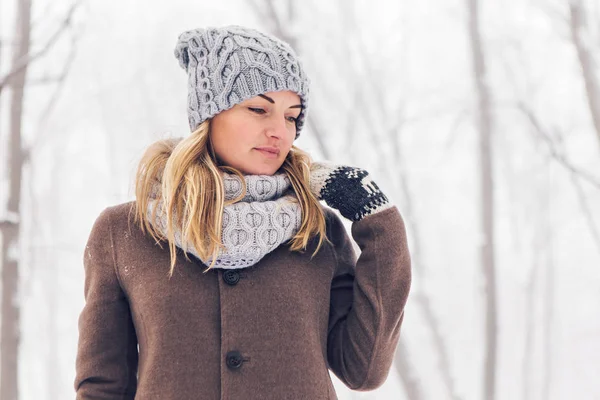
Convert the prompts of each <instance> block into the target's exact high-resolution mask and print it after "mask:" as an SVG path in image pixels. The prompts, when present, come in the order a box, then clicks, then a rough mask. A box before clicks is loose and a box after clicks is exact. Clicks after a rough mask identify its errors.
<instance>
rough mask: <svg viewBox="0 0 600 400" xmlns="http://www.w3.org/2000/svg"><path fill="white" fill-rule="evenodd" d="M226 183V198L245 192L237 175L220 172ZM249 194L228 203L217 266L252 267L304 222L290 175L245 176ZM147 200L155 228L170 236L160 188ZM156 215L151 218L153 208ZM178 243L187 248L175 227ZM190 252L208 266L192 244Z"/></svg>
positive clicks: (189, 245)
mask: <svg viewBox="0 0 600 400" xmlns="http://www.w3.org/2000/svg"><path fill="white" fill-rule="evenodd" d="M221 174H222V176H223V181H224V186H225V199H226V200H232V199H234V198H236V197H238V196H239V195H240V194H241V193H242V189H243V187H242V182H241V180H240V179H239V177H238V176H237V175H234V174H229V173H226V172H223V171H221ZM244 179H245V181H246V188H247V189H246V195H245V196H244V198H243V199H242V200H241V201H239V202H237V203H234V204H230V205H226V206H225V208H224V213H223V226H222V228H223V230H222V234H221V241H222V243H223V244H224V245H225V250H221V252H220V253H219V255H218V256H217V259H216V262H215V265H214V268H223V269H237V268H246V267H250V266H252V265H254V264H256V263H257V262H259V261H260V260H261V259H262V258H263V257H264V256H265V255H266V254H267V253H269V252H271V251H273V250H275V249H276V248H277V247H278V246H279V245H280V244H282V243H285V242H287V241H289V240H290V239H291V238H293V237H294V236H295V235H296V233H297V232H298V230H299V229H300V225H301V222H302V213H301V209H300V204H299V203H298V202H297V200H296V197H295V194H294V192H293V189H292V188H291V183H290V180H289V178H288V177H287V175H286V174H285V173H277V174H275V175H245V176H244ZM153 193H154V195H153V196H151V199H150V201H149V203H148V209H147V216H148V219H149V220H150V221H151V223H153V225H154V227H155V228H156V229H157V230H158V231H159V232H160V233H162V234H163V236H165V237H166V236H167V219H166V212H164V210H163V203H162V197H161V196H160V195H158V193H160V192H157V191H154V192H153ZM154 207H158V209H157V218H156V220H155V221H152V210H153V209H154ZM174 233H175V235H174V236H175V245H176V246H177V247H179V248H182V249H183V248H184V246H183V241H182V237H181V231H180V230H179V229H178V228H177V227H175V232H174ZM186 247H187V251H188V252H190V253H192V254H193V255H194V256H196V257H197V258H198V259H199V260H201V261H202V262H203V263H204V264H205V265H206V266H209V265H210V263H211V262H212V258H210V257H209V258H208V259H206V260H205V259H202V258H200V256H199V254H198V252H197V251H196V249H195V248H194V246H193V245H192V244H191V243H187V246H186Z"/></svg>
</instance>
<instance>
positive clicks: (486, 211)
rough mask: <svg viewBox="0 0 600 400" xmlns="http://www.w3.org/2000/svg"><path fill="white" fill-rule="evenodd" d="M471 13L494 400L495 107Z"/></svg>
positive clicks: (488, 381)
mask: <svg viewBox="0 0 600 400" xmlns="http://www.w3.org/2000/svg"><path fill="white" fill-rule="evenodd" d="M467 7H468V13H469V23H468V33H469V39H470V43H471V53H472V54H471V55H472V63H473V72H474V78H475V82H474V83H475V86H476V94H477V124H476V125H477V130H478V138H479V153H478V154H479V168H478V170H479V171H480V175H479V180H480V204H481V244H480V246H481V247H480V257H481V258H480V260H481V268H482V274H483V278H484V282H485V287H484V296H485V349H484V365H483V393H482V398H483V399H486V400H494V399H495V392H496V358H497V356H496V353H497V335H498V332H497V330H498V328H497V326H498V322H497V311H496V310H497V295H496V270H495V269H496V267H495V263H494V243H495V240H494V196H493V194H494V193H493V191H494V180H493V162H492V156H493V153H492V151H491V142H492V129H493V121H492V108H491V94H490V88H489V85H488V77H487V70H486V62H485V55H484V53H483V46H482V36H481V31H480V28H479V25H480V17H479V1H478V0H467Z"/></svg>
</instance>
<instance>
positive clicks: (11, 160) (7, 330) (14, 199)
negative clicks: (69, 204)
mask: <svg viewBox="0 0 600 400" xmlns="http://www.w3.org/2000/svg"><path fill="white" fill-rule="evenodd" d="M30 25H31V1H30V0H20V1H19V3H18V7H17V23H16V26H15V31H16V35H15V38H16V39H17V41H18V44H17V47H16V50H15V52H14V54H13V59H12V63H13V66H14V65H16V64H17V63H18V62H19V60H20V59H21V58H22V57H26V56H27V54H28V53H29V40H30V38H29V34H30ZM26 73H27V68H24V69H23V70H22V71H20V72H19V73H17V74H15V75H14V76H13V77H12V78H11V80H10V88H11V98H10V116H9V117H10V133H9V146H8V148H9V152H8V154H7V156H8V157H7V159H8V171H10V172H9V173H10V177H9V187H10V189H9V197H8V209H7V215H8V219H7V221H5V222H4V223H3V224H2V225H1V226H2V336H1V340H0V352H1V362H0V363H1V367H0V368H1V371H0V398H1V399H2V400H17V399H18V397H19V391H18V356H19V340H20V312H19V290H18V289H19V258H20V257H19V247H20V243H19V234H20V221H21V218H20V202H21V175H22V170H23V150H22V143H21V122H22V117H23V97H24V96H23V95H24V93H23V92H24V86H25V76H26Z"/></svg>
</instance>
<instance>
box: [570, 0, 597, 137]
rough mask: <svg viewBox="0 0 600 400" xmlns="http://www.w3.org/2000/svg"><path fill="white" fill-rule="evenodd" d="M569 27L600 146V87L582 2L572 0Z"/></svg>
mask: <svg viewBox="0 0 600 400" xmlns="http://www.w3.org/2000/svg"><path fill="white" fill-rule="evenodd" d="M569 12H570V18H569V26H570V28H571V39H572V40H573V44H574V45H575V50H576V51H577V58H578V59H579V65H580V66H581V73H582V75H583V82H584V84H585V93H586V96H587V101H588V107H589V109H590V114H591V117H592V123H593V125H594V130H595V131H596V136H597V137H598V144H600V85H599V84H598V77H597V76H596V68H595V65H594V58H593V56H592V54H591V52H590V49H589V47H588V46H589V45H591V43H592V41H591V38H590V40H586V39H585V38H582V35H584V34H585V33H584V31H585V19H584V18H585V12H584V10H583V5H582V4H581V1H580V0H571V1H570V2H569Z"/></svg>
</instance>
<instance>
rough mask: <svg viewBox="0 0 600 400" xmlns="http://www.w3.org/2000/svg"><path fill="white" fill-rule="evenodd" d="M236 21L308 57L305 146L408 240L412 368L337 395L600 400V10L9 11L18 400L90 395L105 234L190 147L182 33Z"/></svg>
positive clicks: (69, 5) (211, 5)
mask: <svg viewBox="0 0 600 400" xmlns="http://www.w3.org/2000/svg"><path fill="white" fill-rule="evenodd" d="M224 24H242V25H248V26H251V27H256V28H259V29H264V30H266V31H269V32H271V33H273V34H275V35H277V36H280V37H281V38H283V39H285V40H287V41H288V42H290V43H291V44H292V45H293V47H295V48H296V50H297V51H298V53H299V54H301V56H302V58H303V60H304V63H305V66H306V68H307V70H308V72H309V75H310V76H311V78H312V82H313V85H312V93H311V107H310V111H309V117H308V118H309V120H308V125H307V129H306V131H305V132H304V134H303V135H302V137H301V138H300V139H299V141H298V142H297V145H298V146H300V147H302V148H304V149H306V150H308V151H309V152H311V153H312V155H313V157H314V158H315V159H329V160H335V161H337V162H340V163H347V164H350V165H355V166H360V167H363V168H365V169H367V170H369V171H370V172H371V173H372V174H373V176H374V177H375V179H376V181H377V182H378V183H380V186H382V188H384V191H385V192H386V193H388V194H389V195H390V197H392V199H393V200H394V202H395V203H396V204H398V206H399V208H400V210H401V212H402V213H403V215H404V216H405V218H406V221H407V228H408V231H409V238H410V245H411V250H412V255H413V260H414V264H413V265H414V281H413V282H414V283H413V289H412V292H411V296H410V298H409V302H408V305H407V308H406V318H405V321H404V326H403V328H402V339H401V342H400V345H399V347H398V351H397V354H396V358H395V363H394V365H393V367H392V370H391V371H390V375H389V378H388V380H387V382H386V383H385V384H384V385H383V386H382V387H381V388H380V389H378V390H376V391H373V392H367V393H352V392H350V391H349V390H348V389H346V388H345V387H344V386H343V385H342V384H341V383H339V381H337V380H335V381H334V382H335V385H336V388H337V389H338V395H339V397H340V399H342V400H344V399H399V400H400V399H410V400H421V399H436V400H437V399H453V400H455V399H463V400H467V399H485V400H492V399H503V400H504V399H510V400H512V399H523V400H538V399H542V400H546V399H553V400H555V399H561V400H562V399H600V364H599V361H598V360H600V207H599V204H600V83H599V82H600V2H599V1H598V0H572V1H570V2H569V1H568V0H502V1H495V0H422V1H419V2H415V1H406V0H394V1H392V0H388V1H383V0H379V1H365V0H330V1H325V0H322V1H318V0H305V1H296V2H294V1H291V0H280V1H274V0H254V1H249V0H246V1H242V0H218V1H217V0H213V1H202V0H198V1H183V0H153V1H145V2H142V1H133V0H121V1H119V2H110V1H101V0H84V1H76V0H73V1H70V0H0V40H1V42H0V160H1V161H2V162H1V164H0V174H1V175H0V176H1V181H0V202H1V203H0V204H1V205H0V228H1V234H0V236H1V237H2V250H1V255H2V259H1V260H2V264H1V265H2V320H1V323H2V331H1V336H2V342H1V349H0V350H1V385H2V387H1V395H0V398H1V399H2V400H16V399H17V387H18V398H19V399H24V400H31V399H35V400H56V399H68V398H73V397H74V391H73V388H72V385H73V378H74V361H75V354H76V344H77V337H78V332H77V317H78V314H79V312H80V310H81V308H82V307H83V267H82V257H83V247H84V245H85V242H86V240H87V236H88V234H89V231H90V228H91V226H92V223H93V221H94V220H95V218H96V217H97V216H98V214H99V213H100V211H101V210H102V209H103V208H104V207H106V206H109V205H113V204H117V203H121V202H125V201H128V200H132V199H133V191H132V181H133V175H134V172H135V167H136V164H137V162H138V160H139V158H140V156H141V154H142V151H143V150H144V148H145V147H146V146H148V145H149V144H150V143H151V142H153V141H155V140H157V139H160V138H165V137H168V136H183V135H186V134H187V133H188V132H189V129H188V126H187V120H186V113H185V110H186V95H187V94H186V74H185V73H184V71H183V70H182V69H180V67H179V65H178V63H177V60H176V59H175V58H174V56H173V48H174V45H175V42H176V39H177V36H178V35H179V33H181V32H182V31H184V30H186V29H192V28H196V27H202V26H207V25H213V26H218V25H224ZM17 382H18V385H17Z"/></svg>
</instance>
